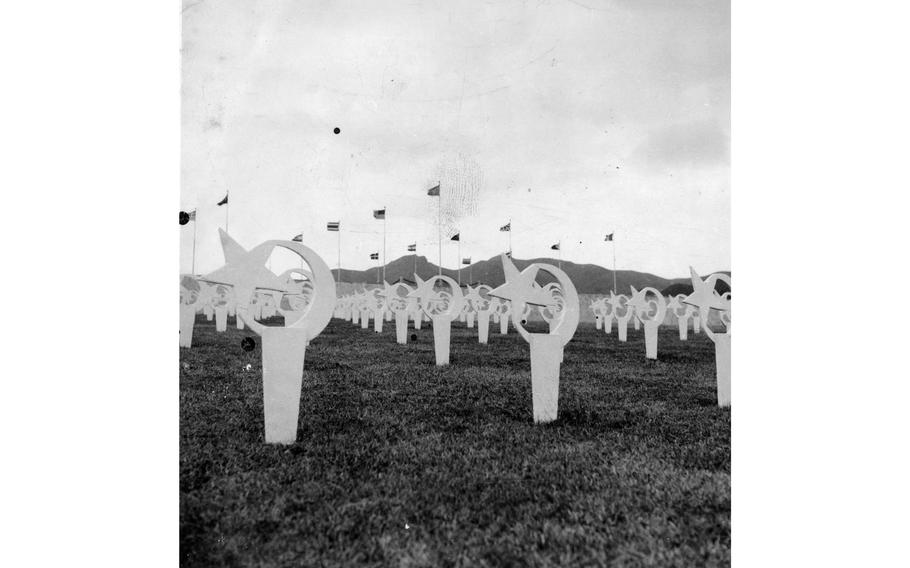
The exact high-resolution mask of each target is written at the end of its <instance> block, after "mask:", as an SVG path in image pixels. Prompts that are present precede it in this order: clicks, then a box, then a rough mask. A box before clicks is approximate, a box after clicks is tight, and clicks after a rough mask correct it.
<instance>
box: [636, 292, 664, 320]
mask: <svg viewBox="0 0 910 568" xmlns="http://www.w3.org/2000/svg"><path fill="white" fill-rule="evenodd" d="M649 291H650V292H653V293H654V295H655V296H657V298H658V299H657V300H649V303H650V302H654V303H655V304H657V313H656V314H654V315H653V316H648V318H647V319H646V320H642V321H656V322H659V323H660V322H663V321H664V319H665V318H666V317H667V301H666V300H665V299H664V296H663V294H661V293H660V292H659V291H658V290H657V289H656V288H652V287H651V286H646V287H644V288H642V289H641V290H640V292H643V293H644V297H645V298H647V297H648V292H649ZM650 311H651V310H650V309H648V312H650ZM639 319H641V316H639Z"/></svg>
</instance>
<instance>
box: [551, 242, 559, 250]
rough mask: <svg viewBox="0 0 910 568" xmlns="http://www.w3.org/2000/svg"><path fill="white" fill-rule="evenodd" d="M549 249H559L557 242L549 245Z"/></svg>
mask: <svg viewBox="0 0 910 568" xmlns="http://www.w3.org/2000/svg"><path fill="white" fill-rule="evenodd" d="M550 250H559V243H556V244H555V245H553V246H551V247H550Z"/></svg>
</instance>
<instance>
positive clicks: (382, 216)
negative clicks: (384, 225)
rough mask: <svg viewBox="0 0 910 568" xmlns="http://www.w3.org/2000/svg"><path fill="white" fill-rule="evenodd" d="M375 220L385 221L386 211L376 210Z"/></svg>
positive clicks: (374, 213) (374, 212)
mask: <svg viewBox="0 0 910 568" xmlns="http://www.w3.org/2000/svg"><path fill="white" fill-rule="evenodd" d="M373 218H374V219H385V209H374V210H373Z"/></svg>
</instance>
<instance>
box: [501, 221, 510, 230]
mask: <svg viewBox="0 0 910 568" xmlns="http://www.w3.org/2000/svg"><path fill="white" fill-rule="evenodd" d="M499 230H500V231H511V230H512V221H509V222H508V223H506V224H505V225H503V226H502V227H500V228H499Z"/></svg>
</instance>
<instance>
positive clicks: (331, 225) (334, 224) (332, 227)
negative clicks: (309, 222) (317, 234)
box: [325, 221, 341, 231]
mask: <svg viewBox="0 0 910 568" xmlns="http://www.w3.org/2000/svg"><path fill="white" fill-rule="evenodd" d="M325 228H326V229H328V230H329V231H337V230H338V229H340V228H341V221H329V222H328V224H327V225H326V226H325Z"/></svg>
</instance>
